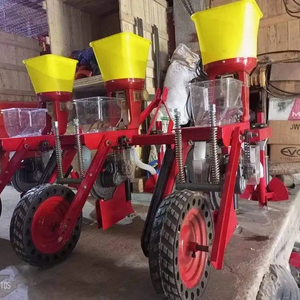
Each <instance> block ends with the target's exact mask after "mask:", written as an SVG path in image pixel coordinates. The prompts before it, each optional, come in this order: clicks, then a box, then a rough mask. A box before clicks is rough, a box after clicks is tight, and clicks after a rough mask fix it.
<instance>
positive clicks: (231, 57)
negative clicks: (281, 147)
mask: <svg viewBox="0 0 300 300" xmlns="http://www.w3.org/2000/svg"><path fill="white" fill-rule="evenodd" d="M220 15H222V16H223V17H222V18H219V16H220ZM260 18H261V12H260V10H259V8H258V6H257V4H256V3H255V1H254V0H241V1H237V2H235V3H232V4H228V5H225V6H221V7H218V8H214V9H210V10H206V11H202V12H198V13H196V14H194V15H193V16H192V19H193V21H194V22H195V24H196V28H197V33H198V37H199V43H200V47H201V50H202V57H203V62H204V67H205V70H206V72H207V74H208V75H209V77H210V80H209V81H206V82H197V83H193V84H191V86H190V91H191V99H192V107H193V119H194V123H195V124H196V126H195V127H190V128H181V127H180V114H179V113H178V112H175V113H174V116H175V118H174V119H175V124H173V121H172V120H171V121H170V123H169V128H168V133H165V134H161V133H159V132H157V133H156V134H153V133H151V130H152V128H153V125H154V123H155V117H154V118H153V120H152V122H151V124H150V128H149V130H148V132H147V134H139V127H140V125H141V124H142V123H143V122H144V121H145V119H146V118H147V117H148V116H149V115H150V113H151V111H152V110H156V112H158V109H159V108H160V107H161V106H165V102H166V99H167V90H164V91H163V92H162V93H161V92H160V91H159V90H158V91H157V93H156V96H155V99H154V100H153V101H152V102H151V103H150V105H149V106H148V107H147V108H146V109H145V110H144V111H143V112H141V111H142V101H143V98H144V94H145V90H144V85H145V70H146V64H147V58H148V53H149V47H150V42H149V41H148V40H146V39H144V38H141V37H139V36H136V35H134V34H131V33H121V34H117V35H114V36H111V37H108V38H105V39H102V40H99V41H95V42H92V43H91V46H92V47H93V49H94V52H95V54H96V57H97V60H98V64H99V66H100V69H101V73H102V76H103V79H104V81H105V84H106V90H107V94H108V97H107V98H103V97H97V98H90V99H78V100H72V94H71V91H72V86H73V78H74V74H75V67H76V61H74V60H71V59H67V58H63V57H59V56H55V55H45V56H42V57H37V58H32V59H29V60H26V61H25V65H26V67H27V70H28V73H29V75H30V78H31V80H32V83H33V86H34V88H35V91H36V93H37V95H38V98H39V99H40V101H41V102H42V103H45V104H46V106H47V109H48V113H49V114H50V115H51V116H52V120H53V123H54V127H53V129H52V131H51V130H50V129H49V131H48V134H44V135H37V136H28V137H14V138H8V139H5V138H4V139H1V140H0V143H1V154H2V155H3V154H4V153H6V152H8V151H15V154H14V155H13V157H12V158H11V159H10V161H9V163H8V166H7V167H6V168H5V170H4V171H3V172H2V173H1V175H0V191H3V189H4V187H5V186H6V184H7V183H8V182H9V180H10V178H11V177H12V176H13V174H14V173H15V171H16V169H17V168H18V167H19V165H20V163H21V161H22V159H23V158H24V157H25V156H26V155H28V153H30V152H34V151H39V152H41V153H49V151H52V150H54V151H53V153H52V155H51V157H50V159H49V162H48V164H47V166H46V168H45V170H44V172H43V175H42V176H41V178H40V181H39V185H38V186H36V187H34V188H33V189H31V190H30V191H28V192H27V193H26V194H25V195H24V196H23V197H22V199H21V200H20V202H19V203H18V205H17V207H16V209H15V211H14V213H13V217H12V220H11V226H10V237H11V244H12V247H13V249H14V251H15V252H16V253H17V255H18V256H20V257H21V258H22V259H24V260H25V261H26V262H28V263H30V264H32V265H35V266H39V267H49V266H53V265H55V264H57V263H60V262H62V261H63V260H65V259H66V258H67V257H68V256H69V254H70V253H71V252H72V250H73V249H74V247H75V246H76V243H77V241H78V239H79V236H80V232H81V221H82V209H83V206H84V204H85V202H86V201H87V198H88V196H89V194H90V191H91V189H92V188H93V185H94V183H95V182H97V183H98V184H99V185H100V186H101V191H100V192H99V199H98V200H97V201H96V212H97V221H98V226H99V228H100V227H102V228H103V229H104V230H105V229H107V228H109V227H110V226H112V225H114V224H116V223H117V222H118V221H119V220H121V219H123V218H124V217H125V216H126V215H129V214H131V213H132V212H133V208H132V205H131V189H130V178H131V176H132V172H133V170H134V169H135V167H136V166H138V167H141V168H143V169H146V170H148V171H150V172H151V173H152V174H153V180H156V185H155V190H154V193H153V196H152V200H151V204H150V207H149V212H148V216H147V219H146V222H145V226H144V230H143V234H142V237H141V245H142V249H143V252H144V254H145V255H146V256H147V257H148V258H149V267H150V274H151V278H152V282H153V285H154V288H155V290H156V291H157V293H158V294H161V295H163V296H165V297H167V298H169V299H202V297H203V294H204V291H205V288H206V286H207V284H208V281H209V272H210V268H211V266H213V267H214V268H216V269H222V265H223V259H224V254H225V250H226V247H227V244H228V242H229V240H230V238H231V236H232V234H233V233H234V230H235V228H236V225H237V218H236V213H235V209H236V208H237V207H238V198H239V199H241V198H245V199H249V200H255V201H257V202H258V204H259V205H260V206H261V207H263V206H266V205H267V204H268V201H280V200H287V199H288V192H287V190H286V188H285V187H284V185H283V184H282V183H281V182H280V181H279V180H278V179H276V178H273V179H272V180H271V181H269V180H268V175H267V173H268V172H267V164H266V140H267V139H268V138H269V137H270V135H271V130H270V128H268V127H267V126H266V125H265V124H264V123H263V116H262V114H258V116H257V124H250V122H249V88H248V84H247V83H248V75H249V74H250V72H251V71H252V70H253V68H254V67H255V66H256V41H257V30H258V25H259V19H260ZM212 20H213V21H212ZM228 41H230V43H228ZM73 102H74V103H75V106H76V112H77V118H76V119H75V120H74V128H75V133H74V135H65V132H66V128H67V122H68V119H69V112H70V111H71V109H72V105H73ZM39 120H40V118H38V119H36V121H34V122H31V124H32V126H33V127H34V126H35V125H37V124H39ZM83 145H84V146H86V147H87V148H88V149H90V150H96V152H95V156H94V158H93V160H92V163H91V165H90V167H89V168H88V169H87V170H83V162H82V154H81V151H82V146H83ZM145 145H166V150H165V155H164V158H163V161H162V164H161V168H160V172H159V176H158V178H156V176H157V175H156V172H155V170H153V169H151V167H149V166H148V165H145V164H143V163H142V162H141V161H140V160H139V158H138V157H137V153H136V150H135V148H134V147H135V146H145ZM191 149H192V150H193V152H194V154H193V171H192V172H193V173H194V176H193V181H192V182H190V181H188V180H187V179H186V178H187V177H186V173H185V168H184V166H185V160H186V157H187V155H188V152H189V151H191ZM206 149H208V150H209V151H207V153H206ZM76 153H78V158H79V161H78V164H79V169H80V175H79V176H78V177H74V176H73V177H71V178H70V176H69V174H70V165H71V162H72V160H73V159H74V157H75V154H76ZM68 185H71V186H75V187H76V188H77V192H76V193H74V192H73V190H72V189H70V188H69V187H68ZM174 187H175V189H176V191H175V192H173V191H174ZM237 195H238V197H237Z"/></svg>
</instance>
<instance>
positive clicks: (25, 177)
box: [11, 158, 43, 193]
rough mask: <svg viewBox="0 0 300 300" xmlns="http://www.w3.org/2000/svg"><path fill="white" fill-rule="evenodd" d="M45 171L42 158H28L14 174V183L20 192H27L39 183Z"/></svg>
mask: <svg viewBox="0 0 300 300" xmlns="http://www.w3.org/2000/svg"><path fill="white" fill-rule="evenodd" d="M42 173H43V165H42V161H41V160H40V158H26V159H24V161H23V162H22V167H21V168H20V169H18V170H16V172H15V173H14V175H13V176H12V179H11V181H12V185H13V187H14V188H15V189H16V190H17V192H19V193H25V192H27V191H29V190H31V189H32V188H34V187H35V186H37V185H38V182H39V179H40V177H41V176H42Z"/></svg>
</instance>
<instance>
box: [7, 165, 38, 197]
mask: <svg viewBox="0 0 300 300" xmlns="http://www.w3.org/2000/svg"><path fill="white" fill-rule="evenodd" d="M25 172H26V170H25V169H18V170H17V171H16V172H15V174H14V175H13V177H12V178H11V182H12V185H13V187H14V188H15V190H16V191H17V192H19V193H24V192H27V191H29V190H31V189H32V188H34V187H35V186H37V185H38V182H26V181H25Z"/></svg>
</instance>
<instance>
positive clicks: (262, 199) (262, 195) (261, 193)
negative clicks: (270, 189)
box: [258, 141, 268, 206]
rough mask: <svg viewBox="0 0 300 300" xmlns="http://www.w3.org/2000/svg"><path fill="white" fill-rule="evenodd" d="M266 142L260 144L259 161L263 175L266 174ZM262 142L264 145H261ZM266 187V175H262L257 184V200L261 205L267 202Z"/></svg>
mask: <svg viewBox="0 0 300 300" xmlns="http://www.w3.org/2000/svg"><path fill="white" fill-rule="evenodd" d="M266 143H267V142H266V141H264V142H261V146H260V147H261V149H260V163H261V165H262V167H263V172H264V175H265V174H266V150H265V147H266ZM262 144H264V145H262ZM266 188H267V182H266V177H265V176H263V177H262V178H260V181H259V185H258V201H259V204H260V205H262V206H265V205H267V203H268V199H267V195H266V192H267V190H266Z"/></svg>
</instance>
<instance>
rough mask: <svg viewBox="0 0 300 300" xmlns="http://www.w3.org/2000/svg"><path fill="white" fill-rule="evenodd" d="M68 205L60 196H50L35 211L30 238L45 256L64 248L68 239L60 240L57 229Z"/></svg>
mask: <svg viewBox="0 0 300 300" xmlns="http://www.w3.org/2000/svg"><path fill="white" fill-rule="evenodd" d="M69 206H70V204H69V203H68V201H66V200H65V199H64V198H63V197H62V196H52V197H50V198H48V199H47V200H46V201H44V202H43V203H42V204H41V205H40V206H39V207H38V209H37V210H36V212H35V214H34V217H33V220H32V225H31V236H32V241H33V243H34V245H35V247H36V248H37V249H38V250H39V251H41V252H42V253H45V254H54V253H56V252H58V251H59V250H61V249H62V247H64V245H65V244H66V242H67V241H68V239H60V236H59V233H58V229H59V226H60V224H61V222H62V220H63V219H64V216H65V215H66V213H67V211H68V208H69Z"/></svg>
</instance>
